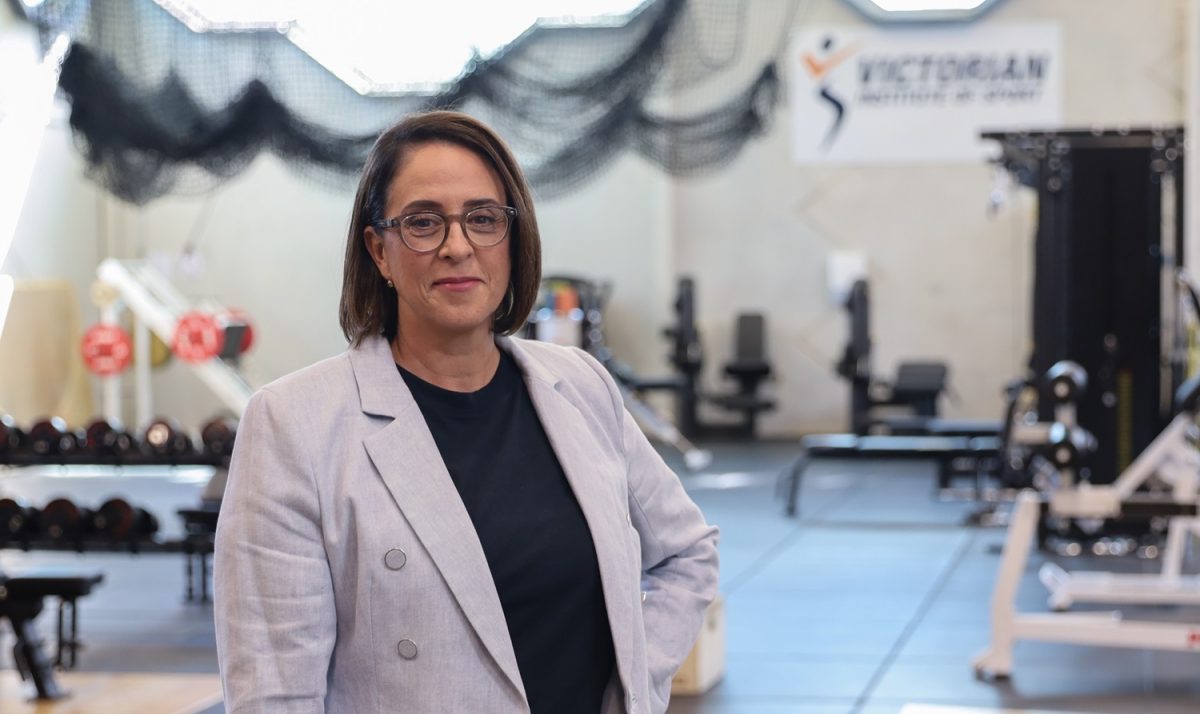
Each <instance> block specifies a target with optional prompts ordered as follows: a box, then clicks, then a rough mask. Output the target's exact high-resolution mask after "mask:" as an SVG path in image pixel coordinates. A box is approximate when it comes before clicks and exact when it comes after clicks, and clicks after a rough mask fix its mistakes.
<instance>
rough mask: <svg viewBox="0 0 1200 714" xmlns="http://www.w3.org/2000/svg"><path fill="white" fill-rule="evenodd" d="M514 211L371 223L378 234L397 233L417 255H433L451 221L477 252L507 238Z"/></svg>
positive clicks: (420, 215) (487, 209)
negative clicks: (392, 231)
mask: <svg viewBox="0 0 1200 714" xmlns="http://www.w3.org/2000/svg"><path fill="white" fill-rule="evenodd" d="M516 217H517V209H515V208H512V207H510V206H480V207H478V208H472V209H471V210H469V211H466V212H465V213H456V214H455V213H452V214H441V213H436V212H434V211H419V212H417V213H409V214H407V215H404V216H399V217H397V218H389V219H388V220H386V221H378V222H376V223H373V224H371V225H373V226H374V227H376V228H379V229H380V230H388V229H397V230H398V232H399V233H400V240H402V241H404V245H406V246H408V247H409V249H410V250H412V251H413V252H416V253H432V252H433V251H435V250H437V249H438V248H441V247H442V243H445V242H446V238H448V237H449V236H450V221H451V220H457V221H458V225H459V226H460V227H461V228H462V231H463V235H465V236H466V237H467V240H468V241H470V242H471V244H472V245H474V246H475V247H477V248H490V247H491V246H493V245H496V244H497V243H499V242H500V241H502V240H504V239H505V237H507V236H508V231H509V229H510V228H511V227H512V224H513V221H514V220H516Z"/></svg>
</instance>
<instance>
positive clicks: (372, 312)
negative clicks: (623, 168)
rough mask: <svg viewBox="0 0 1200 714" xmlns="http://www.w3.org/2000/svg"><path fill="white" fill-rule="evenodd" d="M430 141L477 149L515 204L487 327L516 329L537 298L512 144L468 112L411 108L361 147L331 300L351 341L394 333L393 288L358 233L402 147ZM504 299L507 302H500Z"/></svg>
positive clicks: (524, 197)
mask: <svg viewBox="0 0 1200 714" xmlns="http://www.w3.org/2000/svg"><path fill="white" fill-rule="evenodd" d="M431 141H445V142H449V143H452V144H457V145H459V146H462V147H464V148H466V149H469V150H471V151H474V152H475V153H477V154H479V156H480V157H482V158H483V159H484V160H485V161H486V162H487V163H488V164H489V165H490V166H491V167H492V169H493V170H495V172H496V175H497V176H499V177H500V182H501V183H502V184H504V191H505V193H506V194H507V200H508V201H509V205H510V206H512V207H513V208H515V209H517V218H516V224H515V225H514V226H513V227H512V229H511V233H510V234H509V237H508V242H509V256H510V258H511V260H512V270H511V272H510V275H509V282H508V291H507V293H506V295H505V298H504V300H503V301H502V302H501V306H500V310H499V311H498V312H497V314H496V317H495V320H494V322H493V323H492V329H493V330H494V331H495V332H497V333H499V334H502V335H511V334H512V333H514V332H516V331H517V329H519V328H520V327H521V325H522V324H524V322H525V318H526V316H528V315H529V312H530V311H531V310H532V309H533V303H534V301H535V300H537V292H538V284H539V282H540V281H541V278H542V243H541V238H540V237H539V235H538V226H537V217H536V216H535V215H534V212H533V200H532V197H531V196H530V191H529V186H528V185H527V184H526V183H525V176H524V175H523V174H522V173H521V167H520V166H519V165H518V164H517V161H516V159H515V158H514V157H513V155H512V152H511V151H510V150H509V148H508V147H507V146H506V145H505V143H504V140H503V139H501V138H500V137H499V136H498V135H497V134H496V132H494V131H492V129H490V128H489V127H488V126H487V125H485V124H484V123H483V122H481V121H479V120H478V119H475V118H474V117H471V116H468V115H466V114H462V113H459V112H450V111H434V112H425V113H422V114H414V115H411V116H409V117H406V118H405V119H404V120H402V121H401V122H400V123H398V124H396V125H395V126H393V127H391V128H390V129H388V130H387V131H385V132H383V134H381V135H380V136H379V138H378V139H377V140H376V141H375V145H374V146H373V147H371V153H370V154H368V155H367V163H366V165H365V166H364V167H363V173H362V178H361V179H359V182H358V193H357V195H356V196H355V197H354V213H353V215H352V216H351V217H350V230H349V232H348V234H347V236H346V258H345V263H344V264H343V266H342V300H341V305H340V306H339V308H338V319H339V322H340V323H341V325H342V332H343V333H344V334H345V335H346V339H347V340H349V341H350V343H351V344H352V345H355V346H357V345H359V344H361V343H362V341H363V339H364V338H366V337H368V336H370V335H383V336H384V337H385V338H387V339H388V340H392V339H394V338H395V337H396V330H397V328H398V325H397V319H398V314H397V311H396V294H395V292H394V291H393V290H392V289H391V288H389V287H387V283H386V282H385V281H384V279H383V276H382V275H380V274H379V269H378V268H377V267H376V266H375V263H374V261H372V260H371V255H370V253H368V252H367V246H366V240H365V237H364V235H365V231H366V229H367V227H368V226H370V225H371V224H372V223H377V222H379V221H383V220H385V219H386V217H385V216H384V215H383V212H384V210H385V209H386V206H387V195H388V190H389V188H390V187H391V183H392V178H393V177H394V176H395V174H396V167H398V166H399V165H400V164H401V163H402V162H403V159H404V156H405V154H406V153H407V152H408V151H410V150H412V149H413V148H414V147H416V146H420V145H422V144H427V143H429V142H431ZM510 299H511V302H510ZM506 305H507V306H510V307H508V309H507V310H506V309H505V307H506Z"/></svg>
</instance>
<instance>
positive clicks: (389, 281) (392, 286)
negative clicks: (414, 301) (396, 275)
mask: <svg viewBox="0 0 1200 714" xmlns="http://www.w3.org/2000/svg"><path fill="white" fill-rule="evenodd" d="M384 282H386V283H387V286H388V287H389V288H391V289H392V290H395V289H396V284H395V283H393V282H392V279H391V278H387V279H386V280H385V281H384Z"/></svg>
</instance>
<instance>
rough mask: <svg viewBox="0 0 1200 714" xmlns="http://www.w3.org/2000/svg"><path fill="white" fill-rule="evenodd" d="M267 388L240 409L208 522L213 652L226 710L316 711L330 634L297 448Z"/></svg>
mask: <svg viewBox="0 0 1200 714" xmlns="http://www.w3.org/2000/svg"><path fill="white" fill-rule="evenodd" d="M275 402H276V396H275V395H274V394H272V393H271V392H269V391H267V390H262V391H260V392H259V393H258V394H256V395H255V396H254V397H253V398H252V399H251V400H250V404H249V405H248V406H247V407H246V412H245V414H244V415H243V417H242V421H241V424H240V426H239V428H238V435H237V442H236V447H235V448H234V452H233V459H232V461H231V463H230V467H229V482H228V485H227V486H226V489H225V497H224V499H223V501H222V504H221V516H220V519H219V521H218V524H217V536H216V552H215V555H214V563H213V593H214V603H215V617H216V625H217V656H218V660H219V661H220V665H221V681H222V685H223V686H224V689H225V707H226V711H228V712H230V714H246V713H257V712H264V713H266V712H271V713H274V712H323V711H324V710H325V689H326V677H327V673H328V669H329V659H330V655H331V653H332V652H333V643H334V639H335V636H336V631H337V618H336V614H335V610H334V601H333V585H332V582H331V579H330V573H329V563H328V561H327V559H326V556H325V548H324V544H323V541H322V537H321V518H320V503H319V502H318V498H317V490H316V487H315V484H314V481H313V475H312V469H311V467H310V464H309V463H308V461H307V458H306V453H307V449H306V447H305V445H302V444H299V443H296V442H297V439H296V438H295V433H296V429H295V426H294V425H289V424H288V423H287V422H288V421H289V420H288V417H289V416H292V418H293V419H294V418H295V416H294V415H289V414H288V413H287V411H286V410H285V409H283V408H281V406H280V405H278V404H276V403H275Z"/></svg>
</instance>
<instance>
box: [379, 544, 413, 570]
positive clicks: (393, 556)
mask: <svg viewBox="0 0 1200 714" xmlns="http://www.w3.org/2000/svg"><path fill="white" fill-rule="evenodd" d="M407 562H408V556H407V555H405V554H404V551H402V550H400V549H399V548H392V549H391V550H389V551H388V552H387V553H385V554H384V556H383V564H384V565H386V566H387V567H388V570H399V569H400V568H403V567H404V564H405V563H407Z"/></svg>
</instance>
